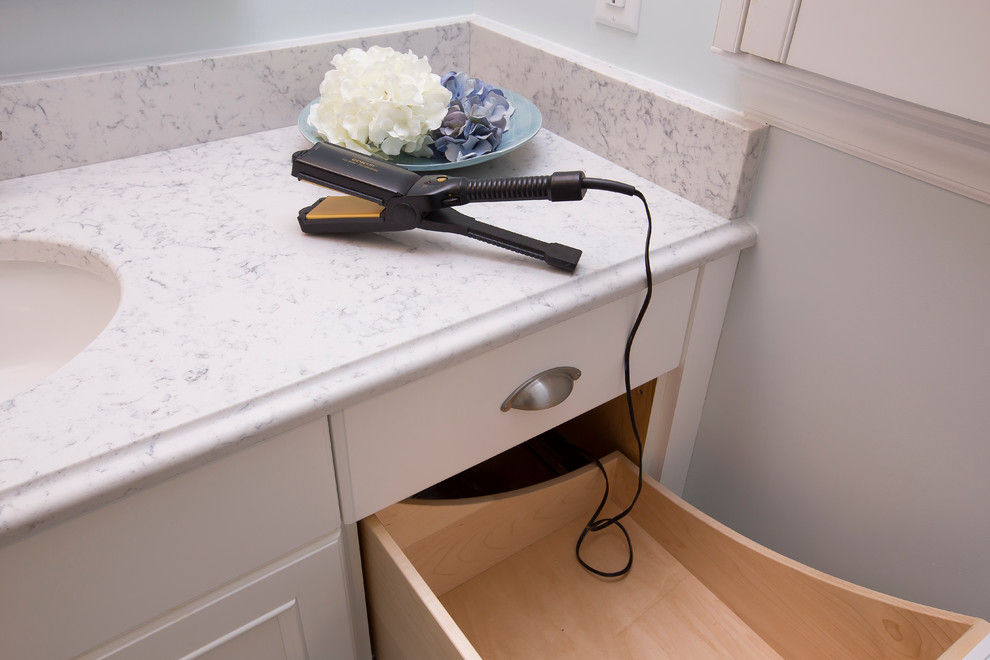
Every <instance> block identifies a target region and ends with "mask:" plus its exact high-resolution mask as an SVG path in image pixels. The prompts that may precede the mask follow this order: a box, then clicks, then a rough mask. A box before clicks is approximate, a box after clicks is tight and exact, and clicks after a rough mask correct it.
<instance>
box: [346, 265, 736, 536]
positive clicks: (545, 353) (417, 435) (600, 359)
mask: <svg viewBox="0 0 990 660" xmlns="http://www.w3.org/2000/svg"><path fill="white" fill-rule="evenodd" d="M730 279H731V273H730ZM697 281H698V271H697V270H693V271H690V272H687V273H683V274H682V275H679V276H677V277H675V278H672V279H670V280H668V281H666V282H663V283H660V284H657V286H656V287H655V289H654V293H653V302H652V303H651V305H650V309H649V313H648V314H647V316H646V318H645V319H644V321H643V324H642V326H641V328H640V330H639V333H638V335H637V340H636V343H635V344H634V347H633V353H632V356H631V360H630V364H631V365H632V379H633V385H639V384H641V383H644V382H647V381H649V380H651V379H653V378H656V377H657V376H659V375H660V374H662V373H666V372H667V371H670V370H672V369H674V368H676V367H677V366H678V365H679V364H680V362H681V353H682V350H683V347H684V336H685V332H686V331H687V326H688V319H689V317H690V314H691V303H692V300H693V299H694V295H695V288H696V284H697ZM642 300H643V294H642V293H637V294H634V295H631V296H628V297H626V298H622V299H620V300H616V301H614V302H612V303H609V304H607V305H603V306H601V307H598V308H597V309H593V310H591V311H589V312H586V313H584V314H581V315H580V316H577V317H575V318H572V319H568V320H566V321H563V322H561V323H558V324H557V325H554V326H551V327H549V328H546V329H544V330H540V331H538V332H535V333H533V334H530V335H527V336H525V337H523V338H521V339H518V340H516V341H514V342H512V343H510V344H507V345H505V346H500V347H499V348H496V349H494V350H492V351H489V352H487V353H484V354H482V355H480V356H478V357H476V358H473V359H470V360H467V361H466V362H462V363H461V364H458V365H456V366H453V367H450V368H448V369H445V370H443V371H441V372H439V373H436V374H432V375H430V376H427V377H425V378H422V379H420V380H417V381H414V382H412V383H409V384H408V385H404V386H402V387H400V388H397V389H395V390H392V391H390V392H387V393H385V394H382V395H379V396H377V397H374V398H372V399H369V400H367V401H363V402H361V403H359V404H357V405H355V406H352V407H350V408H348V409H346V410H345V411H343V412H342V413H340V414H338V415H335V416H334V433H333V436H334V454H335V458H336V460H337V477H338V479H339V481H340V484H341V488H340V492H341V507H342V510H343V515H344V520H345V521H346V522H356V521H357V520H360V519H361V518H364V517H365V516H369V515H371V514H373V513H375V512H376V511H378V510H379V509H382V508H384V507H386V506H388V505H390V504H392V503H394V502H397V501H399V500H400V499H403V498H405V497H409V496H410V495H412V494H414V493H416V492H417V491H419V490H422V489H423V488H426V487H428V486H431V485H433V484H435V483H437V482H438V481H442V480H443V479H445V478H447V477H449V476H451V475H453V474H456V473H458V472H460V471H461V470H464V469H466V468H468V467H471V466H472V465H475V464H477V463H480V462H481V461H483V460H485V459H487V458H491V457H492V456H495V455H496V454H498V453H500V452H502V451H505V450H506V449H508V448H510V447H512V446H513V445H517V444H519V443H520V442H523V441H525V440H527V439H529V438H532V437H533V436H535V435H538V434H540V433H542V432H544V431H546V430H548V429H550V428H552V427H554V426H556V425H558V424H560V423H561V422H564V421H566V420H568V419H571V418H572V417H576V416H578V415H580V414H581V413H583V412H585V411H587V410H590V409H591V408H594V407H595V406H598V405H600V404H602V403H604V402H605V401H608V400H609V399H611V398H613V397H616V396H619V395H620V394H621V393H622V392H623V389H624V385H623V372H622V350H623V348H624V346H625V341H626V337H627V335H628V334H629V329H630V327H631V326H632V323H633V320H634V319H635V318H636V313H637V312H638V310H639V306H640V304H641V303H642ZM719 325H721V321H719ZM556 367H575V368H577V369H579V370H580V371H581V376H580V377H579V378H578V379H577V380H576V381H575V382H574V386H573V390H572V391H571V392H570V394H569V396H568V397H567V398H566V399H565V400H564V401H563V402H562V403H560V404H559V405H556V406H553V407H551V408H548V409H545V410H508V411H503V410H501V409H500V408H501V404H502V403H503V401H504V400H505V399H506V397H507V396H508V395H509V394H510V393H512V391H513V390H514V389H515V388H516V387H518V386H519V385H521V384H522V383H524V382H526V381H527V380H528V379H529V378H530V377H532V376H534V375H536V374H539V373H541V372H544V371H546V370H548V369H553V368H556Z"/></svg>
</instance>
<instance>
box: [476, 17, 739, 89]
mask: <svg viewBox="0 0 990 660" xmlns="http://www.w3.org/2000/svg"><path fill="white" fill-rule="evenodd" d="M474 4H475V12H476V13H478V14H481V15H482V16H485V17H486V18H491V19H494V20H496V21H499V22H502V23H506V24H508V25H511V26H513V27H514V28H516V29H519V30H523V31H525V32H529V33H532V34H536V35H539V36H541V37H543V38H544V39H549V40H550V41H554V42H556V43H559V44H561V45H564V46H568V47H570V48H573V49H574V50H578V51H581V52H583V53H585V54H587V55H591V56H592V57H596V58H598V59H601V60H605V61H607V62H611V63H613V64H615V65H617V66H620V67H622V68H624V69H626V70H628V71H634V72H636V73H639V74H642V75H645V76H647V77H650V78H653V79H654V80H659V81H662V82H664V83H666V84H667V85H670V86H671V87H676V88H678V89H681V90H684V91H686V92H689V93H691V94H694V95H696V96H700V97H703V98H706V99H708V100H709V101H712V102H714V103H718V104H720V105H724V106H726V107H729V108H738V107H740V103H739V89H738V86H737V84H736V69H735V67H734V66H732V65H730V64H728V63H726V62H724V61H722V60H721V59H720V58H719V57H717V56H716V55H714V54H712V53H711V51H710V48H711V45H712V36H713V35H714V34H715V19H716V17H717V16H718V8H719V0H643V1H642V3H641V10H640V26H639V28H640V29H639V33H638V34H632V33H629V32H625V31H622V30H617V29H615V28H612V27H608V26H605V25H601V24H598V23H596V22H595V10H594V1H593V0H535V1H534V0H475V3H474Z"/></svg>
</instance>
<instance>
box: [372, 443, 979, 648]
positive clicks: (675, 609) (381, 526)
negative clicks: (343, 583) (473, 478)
mask: <svg viewBox="0 0 990 660" xmlns="http://www.w3.org/2000/svg"><path fill="white" fill-rule="evenodd" d="M604 463H605V465H606V469H607V470H608V472H609V474H610V478H609V482H610V484H611V497H612V502H611V503H610V504H609V506H611V507H613V510H614V511H618V510H620V509H621V507H624V506H625V505H626V504H627V503H628V502H629V501H630V500H631V498H632V496H633V493H634V491H635V489H636V468H635V467H634V466H633V465H632V463H630V462H629V461H628V460H627V459H625V458H624V457H621V456H619V455H618V454H613V455H611V456H610V457H609V458H608V459H606V460H605V461H604ZM603 488H604V480H603V478H602V476H601V474H600V472H599V471H598V469H597V468H596V467H595V466H589V467H587V468H583V469H581V470H577V471H575V472H573V473H571V474H569V475H566V476H564V477H560V478H558V479H555V480H553V481H550V482H547V483H545V484H541V485H539V486H535V487H532V488H528V489H523V490H520V491H514V492H512V493H507V494H504V495H500V496H493V497H484V498H474V499H469V500H454V501H444V502H426V503H420V502H418V501H417V502H415V503H413V502H401V503H399V504H396V505H393V506H391V507H388V508H387V509H384V510H382V511H380V512H379V513H378V514H376V515H374V516H370V517H368V518H366V519H364V520H363V521H361V523H360V525H359V528H360V534H361V547H362V560H363V564H364V570H365V587H366V593H367V599H368V607H369V614H370V621H371V626H372V638H373V645H374V647H375V651H376V654H377V657H378V658H380V659H381V660H389V659H391V658H478V657H484V658H517V657H518V658H534V657H539V658H551V657H568V658H579V657H588V658H602V657H651V658H695V659H698V658H724V657H733V658H743V659H745V658H753V659H757V658H759V659H765V658H801V659H802V660H804V659H810V658H822V659H828V660H834V659H835V658H849V659H856V658H862V659H864V660H866V659H868V660H876V659H878V658H916V659H926V658H940V659H942V660H948V659H950V658H954V659H962V658H965V657H966V656H967V654H968V653H969V651H970V650H972V649H973V648H974V647H975V646H976V645H977V644H978V643H979V642H980V640H982V639H983V638H984V637H986V636H987V634H988V633H990V624H987V623H986V622H985V621H982V620H980V619H975V618H972V617H967V616H963V615H958V614H953V613H949V612H944V611H940V610H936V609H933V608H928V607H924V606H921V605H916V604H913V603H909V602H906V601H902V600H899V599H896V598H892V597H889V596H886V595H883V594H879V593H876V592H873V591H870V590H868V589H864V588H861V587H857V586H855V585H852V584H849V583H846V582H843V581H841V580H838V579H836V578H833V577H830V576H828V575H825V574H823V573H820V572H817V571H815V570H812V569H810V568H808V567H806V566H803V565H801V564H798V563H797V562H793V561H791V560H789V559H787V558H785V557H782V556H780V555H778V554H776V553H774V552H772V551H770V550H768V549H766V548H763V547H761V546H759V545H758V544H756V543H753V542H752V541H750V540H748V539H746V538H745V537H742V536H740V535H739V534H736V533H735V532H733V531H732V530H730V529H728V528H726V527H724V526H723V525H721V524H719V523H718V522H716V521H714V520H713V519H711V518H709V517H707V516H705V515H704V514H702V513H701V512H699V511H698V510H696V509H694V508H693V507H691V506H690V505H688V504H686V503H685V502H683V501H682V500H680V499H679V498H677V497H676V496H675V495H673V494H672V493H670V492H669V491H667V490H666V489H664V488H663V487H662V486H660V485H659V484H658V483H656V482H654V481H652V480H650V479H649V478H648V477H647V478H645V482H644V486H643V492H642V495H641V496H640V500H639V502H638V504H637V505H636V507H635V509H634V510H633V513H632V514H631V515H630V516H629V517H627V518H626V519H625V523H624V524H625V525H626V528H627V530H628V531H629V534H630V536H631V538H632V543H633V548H634V553H635V556H634V562H633V567H632V570H631V572H630V573H629V574H628V575H627V576H626V577H624V578H620V579H603V578H599V577H596V576H593V575H592V574H590V573H588V572H586V571H585V570H584V569H582V568H581V567H580V565H579V564H578V563H577V561H576V559H575V557H574V551H575V542H576V540H577V537H578V535H579V534H580V532H581V530H582V528H583V527H584V524H585V523H586V522H587V518H588V516H589V515H590V513H591V512H592V511H594V509H595V507H596V506H597V504H598V501H599V500H600V498H601V496H602V493H603V492H604V491H603ZM606 511H607V510H606ZM613 531H615V533H614V534H613V533H612V531H609V532H603V533H601V534H592V535H589V537H588V539H587V540H586V541H585V545H584V548H583V549H582V556H583V557H584V558H585V560H586V561H588V562H589V563H590V564H591V565H593V566H596V567H598V568H601V569H603V570H615V569H618V568H621V567H622V566H623V565H624V564H625V561H626V559H627V550H626V546H625V542H624V541H623V540H622V538H621V534H620V533H619V532H618V531H617V530H614V528H613ZM981 660H982V658H981Z"/></svg>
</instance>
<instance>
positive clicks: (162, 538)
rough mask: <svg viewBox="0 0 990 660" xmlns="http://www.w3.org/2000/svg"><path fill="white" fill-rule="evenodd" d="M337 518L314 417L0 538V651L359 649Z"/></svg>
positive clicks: (328, 464)
mask: <svg viewBox="0 0 990 660" xmlns="http://www.w3.org/2000/svg"><path fill="white" fill-rule="evenodd" d="M344 531H345V533H344V534H343V535H342V530H341V525H340V515H339V507H338V503H337V492H336V483H335V480H334V475H333V463H332V456H331V449H330V438H329V429H328V425H327V421H326V419H325V418H321V419H318V420H316V421H314V422H310V423H308V424H304V425H302V426H299V427H297V428H295V429H292V430H290V431H288V432H286V433H284V434H282V435H280V436H278V437H275V438H272V439H269V440H266V441H262V442H260V443H258V444H255V445H252V446H250V447H248V448H246V449H244V450H241V451H238V452H236V453H234V454H231V455H229V456H226V457H223V458H219V459H217V460H215V461H214V462H212V463H209V464H206V465H203V466H201V467H197V468H195V469H193V470H191V471H189V472H186V473H184V474H181V475H179V476H177V477H174V478H172V479H169V480H167V481H164V482H162V483H160V484H158V485H156V486H153V487H150V488H148V489H145V490H142V491H140V492H137V493H135V494H134V495H131V496H129V497H126V498H124V499H121V500H118V501H116V502H113V503H111V504H109V505H107V506H105V507H102V508H100V509H97V510H94V511H91V512H89V513H87V514H85V515H83V516H80V517H78V518H75V519H73V520H70V521H68V522H66V523H63V524H61V525H59V526H57V527H54V528H51V529H48V530H45V531H42V532H40V533H38V534H35V535H33V536H30V537H27V538H25V539H22V540H20V541H18V542H15V543H13V544H11V545H8V546H6V547H4V548H2V549H0V593H2V594H3V598H2V599H0V639H2V640H3V646H2V649H3V650H2V655H3V656H4V657H10V658H68V657H75V656H77V655H80V654H85V657H118V658H125V657H135V658H142V659H143V658H155V657H162V658H166V657H168V658H175V657H184V656H189V657H225V655H224V654H227V656H229V655H230V654H231V653H232V654H233V655H234V656H236V657H252V656H250V655H248V656H244V655H242V652H241V651H240V650H239V649H240V648H242V647H247V648H250V649H252V652H262V650H263V649H268V648H271V649H276V650H277V653H276V655H274V656H268V655H267V652H264V653H263V655H265V656H266V657H279V655H278V654H282V655H284V657H287V658H305V657H311V658H353V657H355V656H357V655H361V654H365V653H366V652H363V651H360V650H359V647H360V645H361V642H360V641H359V640H360V639H361V638H362V636H366V632H362V631H363V630H364V629H365V623H364V619H363V612H359V616H357V617H355V616H354V615H353V613H352V611H351V609H350V606H349V604H348V603H349V602H351V601H353V600H357V601H360V600H361V599H360V598H357V599H350V598H349V592H350V591H352V589H353V583H351V582H349V577H348V576H349V574H350V573H351V572H350V571H349V570H347V565H348V553H346V552H344V551H343V549H342V548H343V547H346V546H347V540H348V539H347V535H346V530H344ZM356 640H357V641H356ZM190 654H191V655H190Z"/></svg>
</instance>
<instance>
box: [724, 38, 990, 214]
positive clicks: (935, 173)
mask: <svg viewBox="0 0 990 660" xmlns="http://www.w3.org/2000/svg"><path fill="white" fill-rule="evenodd" d="M713 50H715V52H717V53H719V54H720V55H722V56H723V57H724V58H725V59H727V60H728V61H730V62H732V63H733V64H735V65H737V66H738V67H739V86H740V90H741V92H742V105H743V111H744V113H745V114H746V115H747V116H748V117H751V118H753V119H757V120H760V121H763V122H766V123H768V124H771V125H773V126H777V127H780V128H783V129H784V130H787V131H790V132H792V133H796V134H798V135H801V136H803V137H806V138H809V139H811V140H814V141H816V142H820V143H822V144H825V145H828V146H830V147H833V148H835V149H839V150H841V151H844V152H846V153H849V154H852V155H854V156H858V157H860V158H863V159H864V160H868V161H870V162H874V163H877V164H879V165H883V166H884V167H888V168H890V169H892V170H896V171H898V172H901V173H903V174H907V175H909V176H912V177H914V178H917V179H920V180H922V181H926V182H928V183H931V184H934V185H936V186H939V187H941V188H945V189H946V190H951V191H953V192H956V193H959V194H961V195H965V196H966V197H970V198H972V199H975V200H978V201H981V202H983V203H990V126H988V125H986V124H981V123H979V122H974V121H970V120H967V119H963V118H961V117H957V116H955V115H950V114H947V113H944V112H939V111H937V110H932V109H930V108H925V107H922V106H919V105H915V104H913V103H908V102H906V101H901V100H899V99H895V98H892V97H889V96H885V95H883V94H878V93H876V92H871V91H869V90H865V89H862V88H860V87H855V86H853V85H848V84H846V83H841V82H838V81H836V80H832V79H830V78H825V77H823V76H819V75H816V74H813V73H809V72H806V71H803V70H800V69H795V68H793V67H788V66H785V65H782V64H777V63H775V62H769V61H767V60H764V59H761V58H759V57H755V56H753V55H747V54H744V53H728V52H725V51H722V50H720V49H718V48H715V49H713Z"/></svg>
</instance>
